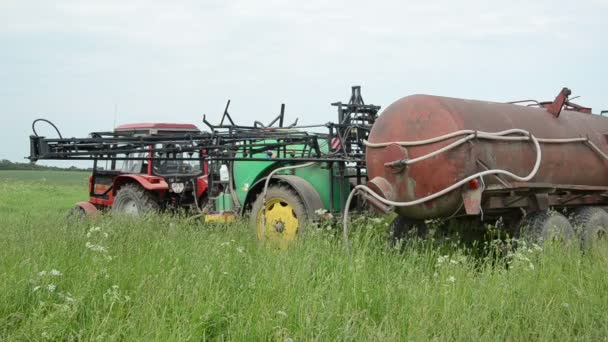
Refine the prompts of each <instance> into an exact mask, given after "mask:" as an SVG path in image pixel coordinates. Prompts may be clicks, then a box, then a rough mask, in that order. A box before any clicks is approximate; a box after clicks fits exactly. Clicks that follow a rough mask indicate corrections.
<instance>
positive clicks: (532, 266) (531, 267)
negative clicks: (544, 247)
mask: <svg viewBox="0 0 608 342" xmlns="http://www.w3.org/2000/svg"><path fill="white" fill-rule="evenodd" d="M528 267H530V271H534V264H533V263H530V264H529V265H528Z"/></svg>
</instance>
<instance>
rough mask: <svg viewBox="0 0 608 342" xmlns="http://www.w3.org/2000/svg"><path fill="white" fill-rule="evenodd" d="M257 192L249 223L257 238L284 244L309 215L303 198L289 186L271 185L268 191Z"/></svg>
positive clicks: (281, 245) (302, 225) (284, 245)
mask: <svg viewBox="0 0 608 342" xmlns="http://www.w3.org/2000/svg"><path fill="white" fill-rule="evenodd" d="M263 197H264V196H263V194H260V195H258V197H257V199H256V200H255V201H254V202H253V206H252V208H251V217H250V225H251V226H252V228H253V229H254V231H255V233H256V236H257V238H258V240H260V241H270V242H272V243H277V244H278V246H279V247H281V248H284V247H286V246H287V244H289V242H290V241H292V240H294V239H295V238H296V236H297V234H299V233H300V232H301V231H302V229H303V227H304V225H305V224H306V221H307V220H308V215H307V213H306V208H305V207H304V204H303V203H302V200H301V199H300V197H299V196H298V194H297V193H295V192H294V191H293V190H292V189H290V188H288V187H286V186H278V185H272V186H270V187H268V191H267V192H266V202H265V203H264V198H263Z"/></svg>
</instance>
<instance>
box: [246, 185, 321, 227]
mask: <svg viewBox="0 0 608 342" xmlns="http://www.w3.org/2000/svg"><path fill="white" fill-rule="evenodd" d="M264 182H266V177H264V178H262V179H260V180H258V181H257V182H255V184H254V185H253V186H252V187H251V189H252V192H257V191H259V193H260V194H261V193H262V191H264ZM276 183H285V184H287V185H289V186H290V187H291V188H292V189H293V190H295V192H296V193H297V194H298V196H299V197H300V199H301V200H302V203H303V204H304V208H305V209H306V214H307V215H308V217H309V218H310V219H312V218H314V217H315V211H316V210H318V209H322V208H323V202H322V201H321V196H319V193H318V192H317V190H316V189H315V188H314V187H313V186H312V184H310V183H309V182H308V181H306V180H305V179H303V178H301V177H298V176H291V175H277V176H273V177H272V179H271V181H270V184H276ZM247 198H248V199H249V200H251V201H254V200H255V196H251V197H250V196H249V195H248V196H247ZM244 207H245V206H243V208H244Z"/></svg>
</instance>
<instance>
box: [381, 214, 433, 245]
mask: <svg viewBox="0 0 608 342" xmlns="http://www.w3.org/2000/svg"><path fill="white" fill-rule="evenodd" d="M427 233H428V227H427V226H426V223H425V222H424V221H423V220H412V219H408V218H406V217H403V216H400V215H398V216H397V217H395V218H394V219H393V222H391V225H390V226H389V241H390V242H391V243H397V242H399V241H400V240H404V241H405V240H407V239H408V237H419V238H424V237H425V236H426V234H427Z"/></svg>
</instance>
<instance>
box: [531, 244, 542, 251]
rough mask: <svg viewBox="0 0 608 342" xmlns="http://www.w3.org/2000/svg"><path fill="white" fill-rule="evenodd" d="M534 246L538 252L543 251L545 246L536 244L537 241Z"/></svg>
mask: <svg viewBox="0 0 608 342" xmlns="http://www.w3.org/2000/svg"><path fill="white" fill-rule="evenodd" d="M532 248H534V250H535V251H537V252H542V251H543V248H542V247H541V246H539V245H537V244H535V243H534V244H532Z"/></svg>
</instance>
